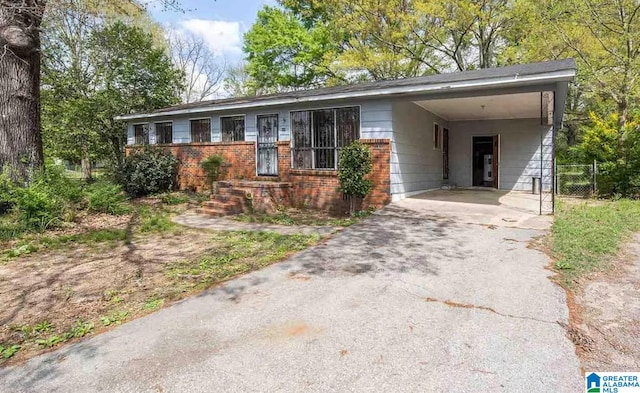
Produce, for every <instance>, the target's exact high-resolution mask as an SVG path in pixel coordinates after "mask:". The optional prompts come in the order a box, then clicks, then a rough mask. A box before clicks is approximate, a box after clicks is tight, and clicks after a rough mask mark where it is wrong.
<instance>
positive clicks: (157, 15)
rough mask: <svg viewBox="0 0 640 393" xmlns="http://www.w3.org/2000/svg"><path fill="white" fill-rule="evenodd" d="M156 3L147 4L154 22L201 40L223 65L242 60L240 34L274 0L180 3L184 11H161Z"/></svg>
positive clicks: (188, 0) (219, 0)
mask: <svg viewBox="0 0 640 393" xmlns="http://www.w3.org/2000/svg"><path fill="white" fill-rule="evenodd" d="M159 3H160V1H159V0H156V1H152V2H151V4H149V12H150V13H151V15H152V17H153V18H154V19H155V20H157V21H158V22H160V23H162V24H165V25H169V26H171V27H172V28H174V29H177V30H186V31H188V32H191V33H193V34H195V35H197V36H200V37H202V38H203V39H204V40H205V42H207V44H208V45H209V47H210V48H211V49H212V50H213V51H214V52H216V53H217V54H218V55H220V56H222V57H224V58H225V59H226V60H227V62H230V63H237V62H239V61H240V60H241V59H242V35H243V34H244V33H245V32H246V31H247V30H248V29H249V28H251V25H252V24H253V22H254V21H255V19H256V15H257V13H258V10H259V9H260V8H262V7H263V6H264V5H267V4H268V5H275V4H276V0H180V4H181V6H182V8H183V9H184V12H179V11H174V10H164V9H163V7H162V6H161V5H159Z"/></svg>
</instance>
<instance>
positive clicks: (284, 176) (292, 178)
mask: <svg viewBox="0 0 640 393" xmlns="http://www.w3.org/2000/svg"><path fill="white" fill-rule="evenodd" d="M360 141H361V142H362V143H364V144H366V145H367V146H369V148H370V149H371V153H372V154H373V170H372V172H371V174H370V175H369V178H370V179H371V180H372V181H373V189H372V191H371V193H370V194H369V195H368V196H367V197H366V198H365V200H364V203H363V207H365V208H366V207H368V206H373V207H380V206H382V205H385V204H387V203H389V202H390V201H391V188H390V187H391V180H390V170H391V167H390V158H391V143H390V141H389V140H388V139H361V140H360ZM158 147H160V148H162V149H167V150H169V151H170V152H171V153H172V154H173V155H175V156H176V157H178V159H179V161H180V164H179V167H178V186H179V188H180V189H190V190H203V189H205V188H206V180H205V176H204V173H203V171H202V169H201V168H200V161H202V160H203V159H204V158H206V157H208V156H209V155H211V154H222V155H223V157H224V160H225V163H226V164H225V170H224V171H223V176H222V177H223V179H224V180H238V179H244V180H259V179H263V178H258V177H257V176H256V150H255V149H256V147H255V142H212V143H189V144H170V145H158ZM131 149H135V147H127V153H128V152H129V151H130V150H131ZM278 171H279V174H278V179H277V180H278V181H281V182H287V183H290V184H291V196H290V203H291V204H292V205H294V206H306V207H311V208H316V209H323V210H331V211H336V212H338V211H347V210H349V203H348V201H347V200H346V199H345V198H344V197H343V195H342V194H341V193H340V192H339V191H338V189H339V186H340V183H339V181H338V176H337V172H336V171H326V170H313V169H292V168H291V147H290V142H289V141H280V142H278Z"/></svg>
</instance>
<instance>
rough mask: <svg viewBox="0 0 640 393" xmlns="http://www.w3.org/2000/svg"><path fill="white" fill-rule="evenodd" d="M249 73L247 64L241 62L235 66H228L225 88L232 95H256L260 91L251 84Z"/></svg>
mask: <svg viewBox="0 0 640 393" xmlns="http://www.w3.org/2000/svg"><path fill="white" fill-rule="evenodd" d="M248 82H249V73H248V72H247V65H246V64H245V63H239V64H237V65H235V66H230V67H227V72H226V76H225V78H224V90H225V92H226V93H227V94H229V95H231V96H232V97H246V96H255V95H256V94H258V92H257V91H256V90H255V89H252V88H251V87H250V86H249V83H248Z"/></svg>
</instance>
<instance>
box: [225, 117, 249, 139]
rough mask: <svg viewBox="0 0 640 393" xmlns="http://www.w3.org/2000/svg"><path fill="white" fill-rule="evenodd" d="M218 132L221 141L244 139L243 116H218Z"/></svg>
mask: <svg viewBox="0 0 640 393" xmlns="http://www.w3.org/2000/svg"><path fill="white" fill-rule="evenodd" d="M220 132H221V133H222V141H223V142H239V141H244V116H225V117H220Z"/></svg>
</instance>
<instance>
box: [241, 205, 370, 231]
mask: <svg viewBox="0 0 640 393" xmlns="http://www.w3.org/2000/svg"><path fill="white" fill-rule="evenodd" d="M369 215H371V211H368V210H365V211H361V212H358V213H356V214H354V215H353V216H341V217H338V216H332V215H329V214H328V213H327V212H323V211H318V210H312V209H293V208H290V209H282V210H279V211H278V212H276V213H274V214H267V213H257V212H255V213H243V214H239V215H236V216H231V217H230V218H232V219H234V220H237V221H242V222H256V223H263V224H278V225H311V226H332V227H348V226H350V225H353V224H355V223H356V222H358V221H359V220H360V219H361V218H363V217H366V216H369Z"/></svg>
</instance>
